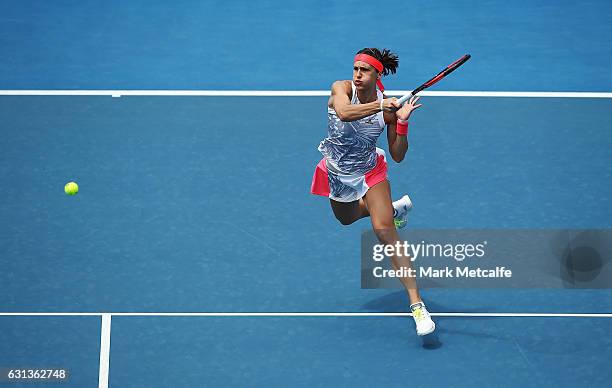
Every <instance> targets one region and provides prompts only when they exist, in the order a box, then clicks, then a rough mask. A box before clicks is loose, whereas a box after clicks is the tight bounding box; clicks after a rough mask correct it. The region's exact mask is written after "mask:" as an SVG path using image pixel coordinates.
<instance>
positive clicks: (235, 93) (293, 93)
mask: <svg viewBox="0 0 612 388" xmlns="http://www.w3.org/2000/svg"><path fill="white" fill-rule="evenodd" d="M409 92H410V91H409V90H387V91H386V94H387V96H403V95H404V94H407V93H409ZM329 93H330V92H329V90H0V96H111V97H121V96H188V97H189V96H191V97H319V96H329ZM419 95H421V96H431V97H512V98H519V97H527V98H612V93H610V92H504V91H423V92H421V93H419Z"/></svg>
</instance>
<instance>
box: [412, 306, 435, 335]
mask: <svg viewBox="0 0 612 388" xmlns="http://www.w3.org/2000/svg"><path fill="white" fill-rule="evenodd" d="M410 311H412V318H414V323H415V324H416V332H417V335H421V336H423V335H427V334H431V333H433V331H434V330H436V324H435V323H434V321H432V319H431V316H430V315H429V311H427V307H425V303H423V302H418V303H415V304H412V305H410Z"/></svg>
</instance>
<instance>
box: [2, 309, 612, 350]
mask: <svg viewBox="0 0 612 388" xmlns="http://www.w3.org/2000/svg"><path fill="white" fill-rule="evenodd" d="M431 315H432V316H434V317H551V318H554V317H557V318H612V313H575V314H574V313H459V312H457V313H451V312H446V313H431ZM0 316H102V317H103V318H104V317H105V316H106V317H108V336H109V343H108V344H109V345H110V317H111V316H116V317H410V316H412V314H411V313H348V312H346V313H325V312H320V313H306V312H294V313H283V312H262V313H255V312H244V313H230V312H208V313H203V312H202V313H196V312H192V313H190V312H184V313H182V312H166V313H163V312H158V313H145V312H143V313H126V312H117V313H76V312H75V313H59V312H58V313H24V312H10V313H0ZM102 328H103V329H104V320H103V321H102Z"/></svg>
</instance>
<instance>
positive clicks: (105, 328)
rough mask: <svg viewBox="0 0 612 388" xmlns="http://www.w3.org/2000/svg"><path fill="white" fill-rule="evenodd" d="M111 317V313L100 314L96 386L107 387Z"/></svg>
mask: <svg viewBox="0 0 612 388" xmlns="http://www.w3.org/2000/svg"><path fill="white" fill-rule="evenodd" d="M111 317H112V316H111V314H107V313H104V314H102V328H101V329H100V367H99V369H98V372H99V374H98V388H108V374H109V370H110V340H111Z"/></svg>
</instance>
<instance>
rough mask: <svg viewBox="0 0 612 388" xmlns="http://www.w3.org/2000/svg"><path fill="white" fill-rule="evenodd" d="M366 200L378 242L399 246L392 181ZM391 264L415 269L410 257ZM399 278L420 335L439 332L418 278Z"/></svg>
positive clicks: (372, 191)
mask: <svg viewBox="0 0 612 388" xmlns="http://www.w3.org/2000/svg"><path fill="white" fill-rule="evenodd" d="M364 199H365V203H366V205H367V207H368V210H369V212H370V219H371V221H372V228H373V229H374V233H376V236H377V237H378V240H379V241H380V242H381V243H382V244H386V245H395V244H396V242H397V241H398V240H399V236H398V233H397V230H396V229H395V223H394V221H393V213H394V212H393V205H392V202H391V186H390V185H389V181H387V180H384V181H382V182H380V183H378V184H376V185H374V186H372V187H370V189H369V190H368V192H367V193H366V195H365V197H364ZM391 263H392V265H393V268H394V269H396V270H397V269H399V268H407V269H410V268H412V265H411V264H412V262H411V258H410V256H404V255H401V254H396V255H394V256H392V257H391ZM399 279H400V281H401V282H402V284H403V285H404V288H405V289H406V292H407V293H408V298H409V300H410V309H411V310H412V314H413V317H414V319H415V323H416V326H417V334H419V335H425V334H429V333H431V332H432V331H434V329H435V324H434V322H433V321H432V320H431V317H430V316H429V312H428V311H427V309H426V308H425V304H423V301H422V300H421V296H420V294H419V290H418V287H417V283H416V279H415V278H414V277H410V276H407V277H400V278H399Z"/></svg>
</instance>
